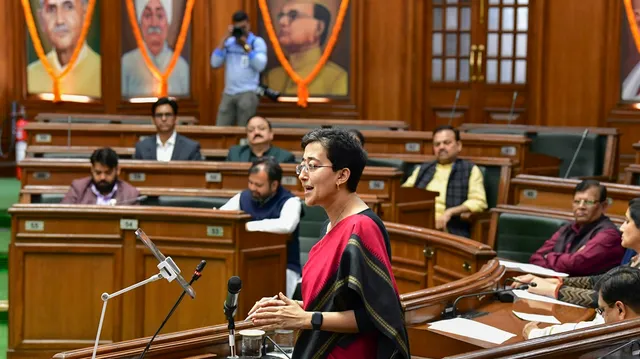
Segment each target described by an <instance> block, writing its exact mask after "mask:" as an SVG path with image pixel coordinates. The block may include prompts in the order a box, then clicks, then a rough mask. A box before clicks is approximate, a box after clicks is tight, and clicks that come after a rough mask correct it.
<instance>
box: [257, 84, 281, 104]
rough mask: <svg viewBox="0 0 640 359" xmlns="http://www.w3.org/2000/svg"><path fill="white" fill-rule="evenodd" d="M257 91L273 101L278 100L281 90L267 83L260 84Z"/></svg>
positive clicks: (259, 94)
mask: <svg viewBox="0 0 640 359" xmlns="http://www.w3.org/2000/svg"><path fill="white" fill-rule="evenodd" d="M256 93H257V94H258V96H264V97H266V98H268V99H269V100H271V101H278V97H280V92H278V91H276V90H274V89H272V88H269V87H267V85H263V84H260V85H258V88H257V89H256Z"/></svg>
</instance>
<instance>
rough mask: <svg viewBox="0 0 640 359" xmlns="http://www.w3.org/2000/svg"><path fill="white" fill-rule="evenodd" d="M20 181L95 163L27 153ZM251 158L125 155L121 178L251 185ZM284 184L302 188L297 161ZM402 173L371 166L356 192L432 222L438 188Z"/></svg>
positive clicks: (385, 214)
mask: <svg viewBox="0 0 640 359" xmlns="http://www.w3.org/2000/svg"><path fill="white" fill-rule="evenodd" d="M20 166H21V167H22V169H23V176H22V186H23V187H24V186H28V185H48V186H52V185H53V186H61V185H69V184H70V183H71V182H72V181H73V180H74V179H77V178H81V177H85V176H87V175H88V174H89V169H90V167H91V164H90V163H89V162H88V161H87V160H85V159H50V158H42V159H41V158H27V159H25V160H23V161H22V162H20ZM250 166H251V164H250V163H242V162H204V161H198V162H194V161H172V162H158V161H138V160H122V161H120V162H119V167H120V169H121V174H120V178H122V179H124V180H126V181H128V182H130V183H131V184H132V185H134V186H136V187H138V186H140V187H163V188H166V187H175V188H198V189H236V190H244V189H246V187H247V173H248V170H249V167H250ZM281 166H282V169H283V171H284V175H283V177H282V185H283V186H284V187H286V188H288V189H289V190H292V191H297V192H301V191H302V187H301V185H300V181H298V178H297V175H296V174H295V167H296V165H295V164H282V165H281ZM403 175H404V174H403V173H402V172H401V171H399V170H397V169H394V168H387V167H367V168H365V170H364V173H363V174H362V177H361V180H360V184H359V185H358V189H357V191H358V194H363V195H373V196H376V197H377V198H379V199H380V200H381V201H382V202H383V203H381V211H382V212H381V213H382V218H383V219H384V220H388V221H393V222H399V223H406V224H416V225H421V226H430V228H433V226H434V214H433V211H434V210H435V209H434V208H435V197H436V193H435V192H428V191H424V190H419V189H416V188H402V187H400V186H401V185H402V183H401V181H402V177H403Z"/></svg>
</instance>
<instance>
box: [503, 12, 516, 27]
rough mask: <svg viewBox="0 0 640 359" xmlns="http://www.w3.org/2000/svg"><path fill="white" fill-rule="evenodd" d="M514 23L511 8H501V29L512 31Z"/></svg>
mask: <svg viewBox="0 0 640 359" xmlns="http://www.w3.org/2000/svg"><path fill="white" fill-rule="evenodd" d="M514 24H515V19H514V12H513V8H511V7H506V8H503V9H502V30H505V31H513V27H514Z"/></svg>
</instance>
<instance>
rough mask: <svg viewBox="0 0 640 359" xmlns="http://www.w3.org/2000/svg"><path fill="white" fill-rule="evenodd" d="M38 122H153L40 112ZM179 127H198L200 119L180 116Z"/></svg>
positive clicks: (149, 120) (133, 117) (139, 118)
mask: <svg viewBox="0 0 640 359" xmlns="http://www.w3.org/2000/svg"><path fill="white" fill-rule="evenodd" d="M34 120H36V121H38V122H51V123H54V122H58V123H60V122H66V123H69V122H70V123H116V124H134V125H135V124H148V123H151V124H153V122H152V118H151V116H140V115H107V114H88V113H48V112H40V113H39V114H37V115H36V117H34ZM176 123H177V124H179V125H197V124H198V119H197V118H195V117H193V116H178V118H177V121H176Z"/></svg>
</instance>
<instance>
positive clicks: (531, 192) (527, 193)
mask: <svg viewBox="0 0 640 359" xmlns="http://www.w3.org/2000/svg"><path fill="white" fill-rule="evenodd" d="M522 195H523V196H524V198H528V199H536V198H538V191H536V190H535V189H525V190H524V191H522Z"/></svg>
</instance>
